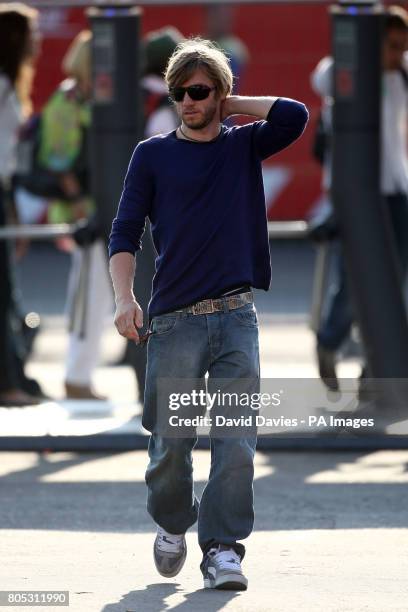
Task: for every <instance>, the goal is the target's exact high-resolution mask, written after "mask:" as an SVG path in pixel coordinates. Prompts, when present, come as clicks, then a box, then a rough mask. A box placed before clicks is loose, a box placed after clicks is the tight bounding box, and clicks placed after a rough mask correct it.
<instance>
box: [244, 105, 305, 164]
mask: <svg viewBox="0 0 408 612" xmlns="http://www.w3.org/2000/svg"><path fill="white" fill-rule="evenodd" d="M308 118H309V113H308V111H307V108H306V106H305V105H304V104H302V103H301V102H297V101H296V100H291V99H289V98H279V99H278V100H277V101H276V102H275V104H273V106H272V108H271V110H270V111H269V113H268V116H267V117H266V121H256V122H255V123H254V124H253V126H254V133H253V139H254V144H255V150H256V152H257V155H258V156H259V157H260V158H261V159H266V158H267V157H269V156H270V155H273V154H274V153H277V152H278V151H281V150H282V149H285V148H286V147H287V146H289V145H290V144H291V143H292V142H294V141H295V140H297V138H299V136H301V135H302V133H303V131H304V129H305V127H306V124H307V121H308Z"/></svg>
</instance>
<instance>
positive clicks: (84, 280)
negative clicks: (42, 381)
mask: <svg viewBox="0 0 408 612" xmlns="http://www.w3.org/2000/svg"><path fill="white" fill-rule="evenodd" d="M113 309H114V300H113V290H112V283H111V279H110V275H109V269H108V256H107V247H106V244H105V242H104V241H103V240H96V241H95V242H94V243H93V244H91V245H89V246H87V247H84V248H80V247H78V248H76V249H75V251H74V252H73V253H72V263H71V270H70V275H69V280H68V293H67V311H68V312H67V314H68V317H69V322H70V324H69V329H70V331H69V342H68V352H67V357H66V362H65V380H66V381H67V382H69V383H71V384H75V385H81V386H89V385H90V384H91V379H92V373H93V371H94V369H95V368H96V366H97V365H98V362H99V358H100V350H101V338H102V333H103V330H104V324H105V321H106V318H107V316H108V315H112V313H113ZM112 319H113V316H112Z"/></svg>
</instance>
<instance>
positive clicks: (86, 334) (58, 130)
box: [38, 30, 113, 400]
mask: <svg viewBox="0 0 408 612" xmlns="http://www.w3.org/2000/svg"><path fill="white" fill-rule="evenodd" d="M91 36H92V35H91V32H90V31H88V30H84V31H82V32H80V33H79V34H78V35H77V36H76V37H75V39H74V40H73V42H72V43H71V45H70V46H69V48H68V50H67V52H66V54H65V56H64V58H63V62H62V70H63V72H64V73H65V74H66V76H67V78H66V79H65V80H64V81H62V83H61V84H60V85H59V87H58V89H57V90H56V92H55V93H54V94H53V95H52V96H51V97H50V99H49V100H48V102H47V103H46V104H45V106H44V108H43V110H42V113H41V128H40V129H41V134H40V143H39V149H38V164H39V166H40V167H41V168H43V169H46V170H48V171H50V172H52V173H53V174H54V176H56V177H57V178H58V183H59V187H60V189H61V196H60V198H58V199H55V200H53V201H51V202H50V205H49V212H48V220H49V222H51V223H73V222H81V221H84V220H86V219H87V218H88V217H89V216H90V215H91V214H92V213H93V211H94V207H93V202H92V200H91V195H90V176H89V161H88V134H89V126H90V120H91V109H90V98H91ZM93 221H94V223H93V226H92V231H88V233H87V235H86V238H85V239H84V238H83V236H82V234H81V232H79V242H80V243H81V245H80V246H79V245H75V246H74V247H73V251H72V262H71V270H70V276H69V280H68V294H67V310H68V314H69V340H68V350H67V356H66V363H65V393H66V397H67V398H68V399H90V400H97V399H104V398H103V397H102V396H100V395H98V394H97V393H96V392H95V391H94V389H93V387H92V374H93V372H94V370H95V368H96V366H97V363H98V360H99V356H100V341H101V337H102V330H103V327H104V322H105V319H106V317H107V315H108V314H109V313H111V312H112V311H113V299H112V287H111V282H110V279H109V274H108V262H107V257H106V248H105V243H104V241H103V239H102V237H101V235H100V233H99V229H98V227H97V224H96V221H95V218H94V219H93ZM88 229H89V228H88ZM81 237H82V239H81ZM74 238H75V235H74Z"/></svg>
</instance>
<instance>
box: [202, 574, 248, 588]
mask: <svg viewBox="0 0 408 612" xmlns="http://www.w3.org/2000/svg"><path fill="white" fill-rule="evenodd" d="M204 588H205V589H218V590H220V591H246V590H247V588H248V580H247V579H246V578H245V576H237V575H236V574H229V575H228V574H225V576H221V577H220V578H218V579H217V580H212V579H211V578H204Z"/></svg>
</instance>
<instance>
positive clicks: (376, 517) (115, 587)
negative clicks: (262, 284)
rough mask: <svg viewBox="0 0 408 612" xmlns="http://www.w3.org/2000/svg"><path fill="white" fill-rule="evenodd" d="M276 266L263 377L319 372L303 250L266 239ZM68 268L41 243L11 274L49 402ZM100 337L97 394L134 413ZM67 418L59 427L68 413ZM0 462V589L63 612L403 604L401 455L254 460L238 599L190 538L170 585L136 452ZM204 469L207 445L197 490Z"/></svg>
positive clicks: (198, 455)
mask: <svg viewBox="0 0 408 612" xmlns="http://www.w3.org/2000/svg"><path fill="white" fill-rule="evenodd" d="M272 261H273V266H274V279H273V287H272V291H271V292H269V293H268V294H264V293H261V292H258V293H257V308H258V311H259V314H260V321H261V359H262V374H263V376H264V377H266V376H270V377H276V378H285V377H287V378H290V377H316V376H317V371H316V366H315V363H314V337H313V334H312V333H311V331H310V330H309V329H308V309H309V305H310V287H311V278H312V271H313V250H312V248H311V247H310V246H309V245H307V244H305V243H301V242H299V243H288V242H281V243H277V244H275V245H272ZM68 266H69V260H68V257H67V256H66V255H64V254H61V253H58V252H56V251H55V250H54V249H51V248H50V247H49V246H47V245H37V246H36V249H35V250H34V251H33V252H32V253H31V254H30V257H29V259H27V260H26V261H25V262H23V264H22V265H21V266H20V268H19V270H18V274H19V278H20V279H21V287H22V291H23V299H24V303H25V306H26V307H27V309H28V310H35V311H38V312H40V314H41V315H42V322H43V323H42V332H41V334H40V336H39V338H38V341H37V343H36V350H35V354H34V356H33V359H32V361H31V362H30V364H29V368H28V369H29V372H30V373H31V374H32V375H35V376H37V377H38V378H39V380H40V381H41V383H42V384H43V385H44V388H45V389H46V391H47V392H49V393H50V394H51V395H53V396H54V397H55V398H57V399H61V398H62V381H63V360H64V351H65V347H66V322H65V319H64V316H63V304H64V291H65V283H66V274H67V270H68ZM103 342H104V350H103V357H102V363H101V367H100V368H98V371H97V372H96V375H95V385H96V386H97V388H98V390H99V391H100V392H105V393H107V395H108V397H109V399H110V400H111V401H112V402H116V403H117V404H120V406H121V409H123V410H126V407H127V406H132V409H133V410H135V409H137V405H136V404H135V400H136V390H135V386H134V381H133V375H132V372H131V371H130V370H129V369H128V368H126V367H120V368H117V367H116V368H113V367H112V366H111V362H112V361H113V360H114V359H115V358H116V357H117V356H118V355H119V354H120V352H121V350H122V348H123V345H122V341H121V338H119V337H118V336H117V334H116V333H115V332H114V330H113V329H112V324H111V321H107V322H106V329H105V330H104V337H103ZM358 372H359V365H358V359H349V360H347V361H345V362H344V363H343V364H342V369H341V375H342V376H345V377H347V376H351V377H353V376H356V375H357V374H358ZM58 406H59V407H60V408H61V406H63V404H62V403H61V402H59V403H58ZM48 409H50V407H49V408H48ZM81 409H82V410H83V411H84V412H85V413H86V411H87V410H88V409H89V410H91V408H90V407H87V406H82V407H81V406H79V408H78V410H81ZM23 414H24V412H22V411H20V417H19V418H20V425H19V426H20V427H22V428H24V425H23ZM27 415H28V413H27ZM82 416H84V415H82ZM27 418H28V417H27ZM30 418H31V423H32V425H30V426H28V425H27V422H28V421H26V425H25V427H28V428H30V427H31V426H32V427H34V423H35V414H34V413H33V414H32V415H31V417H30ZM96 420H97V419H94V421H96ZM66 423H67V428H69V419H67V422H66ZM0 458H1V462H0V494H1V505H0V530H1V532H0V537H1V542H2V545H1V546H0V568H1V569H0V589H3V590H20V589H23V590H68V591H69V592H70V607H69V608H68V609H69V610H71V611H73V612H126V611H128V612H131V611H137V612H139V611H140V612H145V611H146V612H159V611H162V610H163V611H164V610H176V611H177V612H181V611H182V612H184V611H185V612H196V611H197V612H198V611H204V610H205V611H207V610H208V611H217V610H231V611H237V612H248V611H251V612H298V611H299V610H300V611H302V612H360V611H361V612H363V611H364V612H397V611H401V612H402V611H406V610H407V609H408V605H407V585H406V580H407V575H408V557H407V553H406V551H407V547H408V513H407V511H406V508H407V505H408V493H407V491H408V488H407V482H408V469H407V466H408V451H406V450H394V451H385V450H382V451H366V452H359V453H356V452H334V451H326V452H300V451H298V452H276V451H275V452H269V453H263V452H260V451H258V452H257V456H256V470H255V476H256V478H255V485H254V489H255V513H256V521H255V528H254V532H253V534H252V535H251V536H250V538H248V540H246V541H245V544H246V546H247V553H246V557H245V559H244V562H243V568H244V571H245V573H246V574H247V576H248V579H249V589H248V591H247V592H245V593H228V592H225V593H224V592H212V591H204V590H203V588H202V580H201V575H200V572H199V563H200V560H201V557H200V551H199V548H198V544H197V534H196V529H195V528H192V529H191V530H190V531H189V533H188V535H187V545H188V558H187V562H186V565H185V567H184V568H183V570H182V572H181V573H180V574H179V575H178V576H177V577H176V578H173V579H170V580H166V579H164V578H162V577H161V576H159V575H158V574H157V573H156V571H155V568H154V563H153V556H152V544H153V539H154V532H155V529H154V524H153V523H152V521H151V520H150V518H149V517H148V515H147V513H146V509H145V501H146V489H145V484H144V472H145V468H146V463H147V453H146V451H131V452H122V453H72V452H64V453H61V452H55V453H54V452H41V453H34V452H25V453H23V452H2V453H1V454H0ZM209 460H210V458H209V453H208V452H207V451H202V450H196V451H194V476H195V481H196V492H197V494H198V495H199V496H200V494H201V492H202V489H203V487H204V485H205V482H206V479H207V477H208V471H209V465H210V461H209ZM4 609H10V610H14V609H16V608H4ZM25 609H30V608H25ZM32 609H33V610H35V609H38V608H32ZM40 609H41V608H40ZM47 609H49V610H57V609H61V608H56V607H55V608H52V607H49V608H47Z"/></svg>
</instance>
